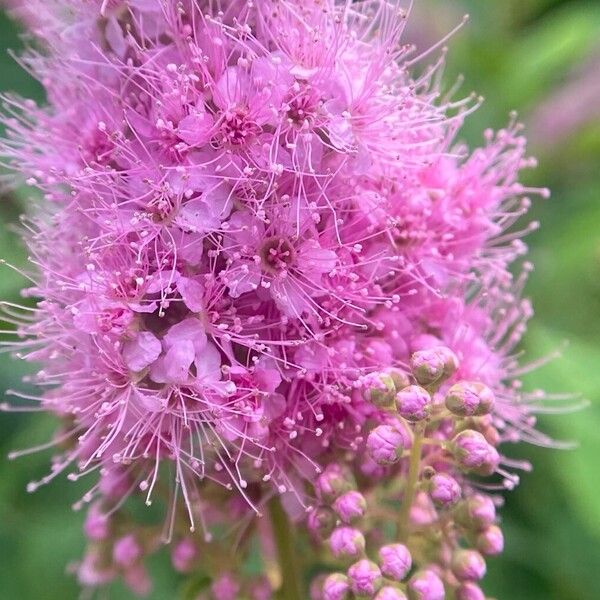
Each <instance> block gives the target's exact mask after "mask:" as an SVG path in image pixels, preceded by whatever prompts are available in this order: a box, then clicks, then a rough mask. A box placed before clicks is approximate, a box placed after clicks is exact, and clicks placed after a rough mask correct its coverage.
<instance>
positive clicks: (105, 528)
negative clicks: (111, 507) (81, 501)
mask: <svg viewBox="0 0 600 600" xmlns="http://www.w3.org/2000/svg"><path fill="white" fill-rule="evenodd" d="M83 531H84V532H85V535H86V536H87V538H88V539H89V540H92V541H94V542H99V541H100V540H105V539H106V538H107V537H108V535H109V533H110V520H109V517H108V516H107V515H105V514H104V513H103V512H102V510H101V508H100V506H99V504H92V505H91V506H90V508H89V510H88V513H87V515H86V517H85V522H84V524H83Z"/></svg>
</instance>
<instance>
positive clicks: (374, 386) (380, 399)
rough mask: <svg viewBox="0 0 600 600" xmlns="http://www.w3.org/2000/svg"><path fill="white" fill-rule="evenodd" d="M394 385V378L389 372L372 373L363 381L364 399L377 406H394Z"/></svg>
mask: <svg viewBox="0 0 600 600" xmlns="http://www.w3.org/2000/svg"><path fill="white" fill-rule="evenodd" d="M395 394H396V386H395V384H394V379H393V378H392V376H391V375H390V374H389V373H373V374H372V375H369V376H368V378H367V379H366V382H365V392H364V396H365V400H367V401H368V402H371V403H372V404H374V405H375V406H378V407H379V408H391V407H393V406H394V395H395Z"/></svg>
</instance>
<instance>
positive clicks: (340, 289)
mask: <svg viewBox="0 0 600 600" xmlns="http://www.w3.org/2000/svg"><path fill="white" fill-rule="evenodd" d="M13 4H16V5H17V6H16V8H17V9H19V10H18V14H19V15H20V17H22V18H23V19H24V20H25V21H26V24H27V25H28V27H29V28H30V33H31V35H32V36H34V37H35V38H36V40H37V43H36V45H35V46H34V48H35V49H31V50H29V51H28V53H26V55H25V56H24V57H23V59H22V60H23V62H24V64H25V65H26V66H27V67H28V68H29V69H30V70H31V71H32V72H33V73H34V74H35V75H36V76H37V77H38V78H39V80H40V81H41V82H42V84H43V85H44V87H45V89H46V95H47V103H46V104H45V105H44V106H38V105H36V104H35V103H34V102H32V101H30V100H22V99H19V98H16V97H13V96H6V97H4V98H3V106H4V112H3V115H4V116H3V124H4V126H5V129H6V138H5V139H4V141H3V142H2V143H1V146H0V154H1V156H2V157H3V158H2V160H3V163H4V164H6V165H8V166H9V167H11V168H12V169H13V170H14V171H16V172H17V173H20V174H21V176H22V179H23V181H24V182H26V183H27V185H29V186H31V188H35V189H36V190H38V192H39V194H38V196H39V197H40V198H39V200H36V201H32V206H31V207H30V211H29V213H28V215H27V216H26V218H25V220H24V232H23V235H24V238H25V241H26V243H27V245H28V247H29V250H30V255H31V262H32V265H33V267H34V272H33V273H31V274H29V273H28V274H27V276H28V277H29V278H30V280H31V281H33V283H32V285H31V286H30V287H29V288H28V289H26V290H24V292H23V295H24V297H25V298H27V299H28V300H26V302H27V305H26V306H23V307H19V306H13V305H8V304H6V305H4V307H3V310H4V315H5V320H6V321H7V322H9V323H11V324H14V325H15V336H16V337H15V342H14V344H13V348H14V350H15V351H16V353H17V354H18V356H20V357H21V358H23V359H25V360H28V361H31V362H32V363H34V364H36V365H40V366H39V367H38V369H37V373H36V374H35V375H34V376H33V378H32V380H33V381H34V382H36V383H37V384H39V387H40V390H41V391H40V393H39V395H37V396H35V395H34V396H32V395H30V394H28V395H22V397H23V398H24V399H26V400H27V401H28V402H37V403H38V404H39V405H40V407H41V408H42V409H43V410H45V411H48V412H51V413H53V414H55V415H56V416H57V418H58V420H59V421H60V426H59V429H58V432H57V434H56V436H55V438H54V440H53V442H54V445H55V446H56V451H57V454H56V456H55V457H54V459H53V462H52V469H51V471H50V473H49V474H48V475H47V476H45V477H44V478H43V479H42V480H41V481H35V482H31V484H30V485H29V489H30V490H31V491H34V490H35V489H36V488H38V487H39V486H40V485H42V484H45V483H48V482H49V481H50V480H52V479H54V478H56V477H58V476H59V475H61V474H62V473H68V478H69V479H71V480H78V479H80V478H82V477H86V478H87V479H88V480H89V481H90V484H89V486H90V487H89V491H88V492H87V493H85V495H84V496H83V497H82V498H81V500H80V501H78V502H77V503H76V505H75V506H76V508H83V507H84V506H86V505H89V510H88V517H87V519H86V524H85V534H86V536H87V538H88V540H89V543H90V545H89V549H88V551H87V552H86V555H85V557H84V559H83V561H82V562H81V564H80V566H79V571H78V572H79V578H80V580H81V581H82V583H84V584H85V585H89V586H97V585H103V584H105V583H107V582H109V581H111V580H112V579H114V578H115V577H118V576H121V577H123V578H124V579H125V581H126V582H127V583H128V585H129V586H130V587H132V588H133V589H134V590H135V591H137V592H139V593H144V592H146V591H148V589H149V587H150V584H151V582H150V577H149V574H148V572H147V571H146V570H145V566H144V565H145V559H146V558H147V557H148V556H149V555H150V554H152V553H154V552H156V551H157V549H158V548H159V547H160V543H161V542H164V541H172V542H173V544H174V546H173V547H172V550H171V561H172V564H173V567H174V568H175V569H176V570H177V571H179V572H182V573H189V572H192V571H194V570H203V571H204V572H206V573H207V574H208V576H209V583H208V584H207V587H206V589H204V590H201V591H200V592H199V593H200V594H201V595H200V596H199V598H213V600H214V599H215V598H219V599H221V600H222V599H223V598H227V597H232V598H234V597H236V598H237V597H242V596H243V597H256V598H259V597H261V598H262V597H268V595H269V594H270V593H271V591H272V589H273V588H274V587H275V588H277V587H280V586H282V592H281V593H282V594H283V597H285V598H286V599H287V598H289V599H290V600H295V599H300V598H302V599H303V598H305V595H304V592H303V591H302V577H299V576H298V573H297V572H296V573H295V572H294V568H293V565H294V562H295V559H296V558H297V557H298V556H299V555H300V554H302V553H296V552H295V551H294V543H297V544H302V543H309V540H310V541H311V542H312V543H315V544H321V545H323V544H324V545H325V546H324V548H328V549H329V550H330V551H331V552H330V553H328V558H327V560H328V561H331V562H335V561H336V560H338V559H339V560H338V562H339V568H337V567H335V566H333V565H330V566H331V568H330V569H329V570H327V569H323V574H322V575H320V576H318V577H317V579H316V580H315V583H314V584H313V585H312V586H311V594H313V596H315V597H318V598H326V599H328V600H331V599H338V598H347V597H348V598H349V597H351V594H354V597H360V598H362V597H364V598H373V597H376V598H379V600H390V599H398V598H404V597H405V596H407V597H408V598H410V599H411V600H415V599H421V600H425V599H426V600H437V599H441V598H443V597H444V596H445V594H446V593H447V594H448V597H461V598H462V597H464V598H466V597H476V593H475V592H473V590H474V589H479V588H475V587H473V586H474V585H475V584H474V583H472V581H473V580H475V579H479V577H480V576H482V575H483V572H484V571H485V563H484V559H483V558H482V555H486V556H488V555H493V554H495V553H497V552H499V551H500V550H501V547H502V541H501V540H502V538H501V534H499V530H498V529H497V525H496V520H495V509H494V502H495V501H496V500H493V499H492V498H491V497H489V496H487V495H485V494H483V493H482V492H476V491H475V490H477V489H478V487H477V486H478V485H479V484H475V483H473V482H472V481H471V477H472V476H473V475H475V476H478V477H479V476H484V477H490V478H491V479H490V481H489V482H487V483H485V484H483V485H484V487H483V489H484V490H488V491H493V490H498V491H499V490H502V489H504V488H510V487H513V486H514V485H515V483H516V481H517V476H516V475H515V474H514V472H513V471H514V470H515V469H516V468H519V467H522V468H527V464H525V463H519V462H516V461H514V460H512V459H510V460H509V459H507V458H505V457H504V456H503V455H502V451H501V449H499V447H500V445H501V443H503V442H507V441H516V440H519V439H524V440H528V441H533V442H535V443H538V444H542V445H543V444H548V443H550V440H548V438H546V437H545V436H544V435H542V434H540V433H539V432H537V431H536V429H535V417H534V414H533V413H534V411H535V408H536V406H538V405H539V403H540V400H541V399H543V398H540V395H539V394H535V395H531V396H528V395H527V394H525V393H523V392H521V391H520V390H521V387H520V385H519V382H518V381H516V380H515V377H516V376H517V375H518V373H520V372H522V368H521V366H519V365H518V364H517V361H516V359H515V353H513V352H512V350H513V348H514V346H515V345H516V344H517V343H518V342H519V340H520V339H521V336H522V335H523V333H524V330H525V323H526V321H527V319H528V318H529V317H530V316H531V307H530V305H529V303H528V302H527V301H526V300H523V299H522V297H521V294H522V289H523V286H524V283H525V280H526V274H527V272H528V271H529V269H530V266H529V265H528V264H527V263H526V264H525V265H524V268H523V275H520V276H514V275H513V274H512V271H511V270H510V267H511V265H512V264H513V262H514V261H515V260H517V259H518V258H519V257H521V256H523V255H524V253H525V252H526V247H525V245H524V243H523V242H522V241H521V240H520V237H521V234H524V233H526V232H527V231H529V230H530V229H533V228H535V224H533V225H531V226H525V227H524V228H523V229H522V230H519V229H517V228H514V227H513V225H514V224H515V222H516V221H517V220H518V219H519V218H520V217H522V216H523V215H524V214H525V213H526V212H527V209H528V207H529V204H530V200H529V196H530V195H532V194H544V195H545V193H546V192H545V191H543V190H535V189H528V188H526V187H524V186H523V185H521V184H520V183H519V182H518V175H519V172H520V171H521V170H522V169H523V168H527V167H530V166H533V164H534V162H533V161H532V160H530V159H528V158H526V157H525V140H524V138H523V136H522V135H521V133H520V126H519V125H518V124H517V123H516V122H515V121H514V119H512V120H511V122H510V125H509V126H508V127H507V128H506V129H504V130H501V131H500V132H498V133H497V134H494V133H492V132H489V131H488V132H486V133H485V142H484V145H483V146H482V147H481V148H478V149H475V150H469V149H468V148H466V147H465V146H464V145H463V144H461V143H460V142H458V141H457V132H458V131H459V129H460V126H461V124H462V122H463V121H464V119H465V118H466V117H467V116H468V114H469V113H470V112H471V111H472V110H474V109H475V108H476V107H477V104H478V100H477V99H476V98H473V97H468V98H466V99H456V100H455V99H452V98H448V95H447V94H446V93H444V89H443V88H442V87H441V83H440V81H441V78H440V73H441V70H442V66H443V60H442V59H439V60H435V61H434V62H433V65H432V66H431V67H430V68H424V66H423V60H424V57H425V56H428V55H430V54H432V53H431V52H429V53H428V52H425V54H424V55H423V56H417V55H415V54H414V53H413V49H412V48H410V47H409V46H406V45H405V44H403V42H402V31H403V28H404V26H405V21H406V18H407V14H406V12H404V11H403V10H402V9H401V7H400V3H399V2H396V0H388V1H383V0H364V1H359V2H344V1H337V0H320V1H317V0H303V1H300V0H279V1H275V0H260V1H258V0H253V1H248V2H242V1H238V0H232V1H231V2H219V1H214V2H213V1H210V2H208V1H200V0H161V1H158V0H104V1H101V0H86V1H75V0H51V1H46V0H45V1H44V2H42V1H41V0H30V1H28V2H22V3H19V2H16V3H13ZM433 50H434V49H433ZM417 63H418V64H417ZM413 67H414V73H415V74H414V75H413ZM509 228H510V232H507V231H506V230H508V229H509ZM5 408H7V409H9V407H7V406H5ZM28 409H29V407H26V410H28ZM18 455H19V452H15V453H14V455H13V456H15V457H16V456H18ZM130 496H132V497H133V498H132V499H131V500H132V501H133V502H135V498H136V497H141V498H142V499H143V501H144V502H145V503H146V504H148V505H150V504H152V503H155V504H158V505H159V506H162V507H163V508H164V511H163V512H164V514H165V520H164V523H165V524H164V526H162V525H161V526H156V525H148V524H144V523H142V522H137V521H136V520H135V519H134V518H133V517H132V516H131V514H130V513H129V512H127V505H128V502H127V499H128V498H129V497H130ZM265 512H269V513H270V514H271V524H270V525H269V524H265V521H264V520H263V519H260V518H258V517H260V516H262V515H263V513H265ZM289 519H292V521H294V522H295V523H296V526H292V525H290V524H289ZM240 524H242V525H240ZM238 526H239V527H242V528H243V533H242V534H240V535H235V536H233V537H235V538H236V541H235V543H236V545H237V547H238V551H239V552H238V553H239V557H241V558H239V557H236V559H235V561H234V559H233V557H232V555H231V553H230V552H229V551H227V550H226V548H227V544H228V543H229V544H231V543H233V540H232V539H231V538H232V536H229V537H228V536H227V535H224V534H223V532H224V531H227V532H231V531H232V528H233V529H235V528H236V527H238ZM442 528H443V531H444V535H443V536H442V535H441V531H442ZM306 534H308V535H306ZM299 538H300V539H299ZM254 539H258V541H259V542H260V547H261V548H262V551H263V554H264V556H265V557H266V560H267V561H268V562H269V564H271V563H272V562H273V556H272V554H273V552H275V551H276V552H277V553H278V555H279V559H280V563H281V566H282V569H283V575H282V576H279V577H277V576H274V577H270V578H269V580H268V581H267V580H265V579H264V578H262V579H254V580H252V579H248V578H244V577H243V576H242V572H241V571H240V569H239V565H240V564H241V562H242V560H243V558H245V557H246V556H247V554H248V553H249V552H250V550H251V549H252V548H254V549H255V548H256V545H255V544H253V543H252V540H254ZM211 544H212V545H221V544H222V545H224V546H223V548H224V549H223V550H222V551H221V552H215V551H214V550H213V549H212V548H211ZM469 548H471V549H469ZM475 548H477V549H478V550H475ZM465 553H467V554H465ZM325 554H327V553H325ZM223 557H226V559H225V558H223ZM473 557H477V558H473ZM228 561H230V562H228ZM348 562H351V563H352V564H351V565H350V566H348ZM336 569H337V571H336ZM325 572H333V574H330V575H329V576H326V575H325ZM469 594H470V596H469ZM473 594H475V596H473Z"/></svg>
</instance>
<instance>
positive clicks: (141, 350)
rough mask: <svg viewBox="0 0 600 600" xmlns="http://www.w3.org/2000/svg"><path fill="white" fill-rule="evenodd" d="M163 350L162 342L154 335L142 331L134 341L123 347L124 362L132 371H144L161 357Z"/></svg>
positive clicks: (126, 343)
mask: <svg viewBox="0 0 600 600" xmlns="http://www.w3.org/2000/svg"><path fill="white" fill-rule="evenodd" d="M161 349H162V347H161V344H160V341H159V340H158V338H157V337H156V336H155V335H154V334H152V333H150V332H149V331H142V332H140V333H138V335H137V336H136V338H135V339H134V340H131V341H129V342H125V344H124V345H123V360H124V361H125V364H126V365H127V367H128V368H129V369H130V370H131V371H135V372H138V371H142V370H143V369H145V368H146V367H147V366H148V365H150V364H152V363H153V362H154V361H155V360H156V359H157V358H158V357H159V356H160V352H161Z"/></svg>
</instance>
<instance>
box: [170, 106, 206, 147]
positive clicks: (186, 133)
mask: <svg viewBox="0 0 600 600" xmlns="http://www.w3.org/2000/svg"><path fill="white" fill-rule="evenodd" d="M213 126H214V119H213V118H212V115H210V114H209V113H206V112H201V113H195V114H192V115H188V116H187V117H184V118H183V119H182V120H181V121H179V127H178V128H177V135H178V136H179V137H180V138H181V139H182V140H183V141H184V142H185V143H186V144H189V145H190V146H201V145H203V144H206V143H207V142H208V141H209V140H210V138H211V136H212V129H213Z"/></svg>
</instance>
